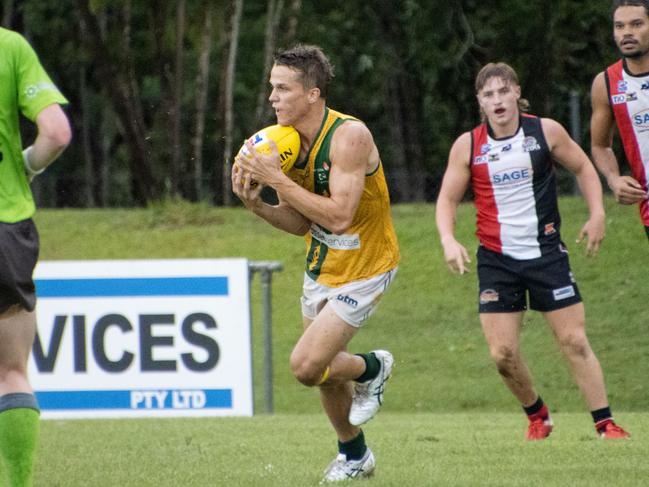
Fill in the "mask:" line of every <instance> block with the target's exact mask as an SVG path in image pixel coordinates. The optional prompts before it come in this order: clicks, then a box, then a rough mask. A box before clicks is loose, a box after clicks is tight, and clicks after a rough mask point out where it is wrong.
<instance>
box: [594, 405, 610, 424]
mask: <svg viewBox="0 0 649 487" xmlns="http://www.w3.org/2000/svg"><path fill="white" fill-rule="evenodd" d="M590 414H591V416H592V417H593V422H594V423H595V424H597V423H599V422H600V421H604V420H605V419H612V417H613V415H612V414H611V408H610V407H609V406H606V407H605V408H601V409H595V410H594V411H591V412H590Z"/></svg>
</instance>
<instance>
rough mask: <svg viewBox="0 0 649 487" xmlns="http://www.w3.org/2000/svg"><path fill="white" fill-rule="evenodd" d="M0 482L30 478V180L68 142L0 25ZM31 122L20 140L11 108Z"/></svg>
mask: <svg viewBox="0 0 649 487" xmlns="http://www.w3.org/2000/svg"><path fill="white" fill-rule="evenodd" d="M0 52H1V53H2V56H0V87H1V89H0V456H1V457H2V459H3V463H4V466H5V471H4V472H1V473H0V476H1V475H6V478H4V479H2V478H0V484H2V485H10V486H12V487H14V486H20V487H23V486H29V485H32V476H33V464H34V455H35V452H36V440H37V438H38V429H39V423H38V421H39V409H38V404H37V402H36V397H35V396H34V392H33V390H32V388H31V385H30V383H29V380H28V378H27V359H28V357H29V352H30V350H31V347H32V343H33V341H34V336H35V333H36V314H35V312H34V307H35V304H36V295H35V289H34V282H33V280H32V273H33V270H34V267H35V265H36V261H37V259H38V233H37V231H36V227H35V226H34V222H33V221H32V215H33V214H34V211H35V205H34V199H33V198H32V192H31V188H30V185H29V183H30V181H31V180H32V179H33V178H34V177H35V176H36V175H38V174H40V173H42V172H43V171H44V170H45V168H46V167H47V166H48V165H49V164H51V163H52V162H53V161H54V160H55V159H56V158H57V157H58V156H59V155H60V154H61V152H63V150H64V149H65V147H66V146H67V145H68V143H69V142H70V138H71V130H70V124H69V122H68V119H67V117H66V115H65V113H64V112H63V110H62V109H61V105H62V104H66V103H67V100H66V99H65V97H64V96H63V95H62V94H61V93H60V92H59V90H58V89H57V88H56V86H55V85H54V84H53V83H52V81H51V79H50V78H49V76H48V75H47V73H46V72H45V70H44V69H43V67H42V66H41V64H40V62H39V60H38V56H37V55H36V53H35V52H34V50H33V49H32V47H31V46H30V45H29V43H28V42H27V41H26V40H25V39H24V38H23V37H22V36H21V35H20V34H18V33H16V32H13V31H10V30H7V29H2V28H0ZM20 114H22V115H24V116H25V117H26V118H27V119H29V120H31V121H32V122H34V123H35V124H36V127H37V129H38V133H37V136H36V139H35V140H34V142H33V144H31V145H29V146H28V147H26V148H25V147H23V144H22V141H21V137H20V130H19V116H20Z"/></svg>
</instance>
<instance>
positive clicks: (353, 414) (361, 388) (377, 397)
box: [349, 350, 394, 426]
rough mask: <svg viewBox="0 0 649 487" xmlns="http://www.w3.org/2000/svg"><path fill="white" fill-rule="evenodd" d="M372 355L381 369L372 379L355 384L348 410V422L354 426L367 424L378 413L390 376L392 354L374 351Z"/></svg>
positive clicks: (384, 351)
mask: <svg viewBox="0 0 649 487" xmlns="http://www.w3.org/2000/svg"><path fill="white" fill-rule="evenodd" d="M372 353H373V354H374V355H375V356H376V358H377V359H378V361H379V362H380V364H381V368H380V369H379V374H378V375H377V376H376V377H375V378H374V379H371V380H368V381H367V382H363V383H356V384H355V390H354V396H353V398H352V407H351V408H350V410H349V422H350V423H351V424H353V425H354V426H360V425H361V424H364V423H367V422H368V421H369V420H370V419H372V418H373V417H374V415H375V414H376V413H377V412H378V410H379V408H380V407H381V405H382V404H383V393H384V391H385V383H386V382H387V380H388V379H389V378H390V375H391V374H392V364H394V357H392V354H391V353H390V352H388V351H386V350H374V351H373V352H372Z"/></svg>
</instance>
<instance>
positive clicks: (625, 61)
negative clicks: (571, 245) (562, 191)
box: [590, 0, 649, 237]
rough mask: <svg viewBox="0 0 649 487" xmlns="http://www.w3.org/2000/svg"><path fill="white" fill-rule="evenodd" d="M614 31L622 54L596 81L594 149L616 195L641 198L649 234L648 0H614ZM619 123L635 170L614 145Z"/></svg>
mask: <svg viewBox="0 0 649 487" xmlns="http://www.w3.org/2000/svg"><path fill="white" fill-rule="evenodd" d="M613 36H614V38H615V43H616V44H617V46H618V48H619V49H620V53H621V54H622V59H620V60H619V61H617V62H616V63H615V64H612V65H611V66H609V67H608V68H607V69H606V70H605V71H602V72H601V73H599V74H598V75H597V76H596V77H595V80H594V81H593V86H592V90H591V103H592V116H591V120H590V131H591V151H592V154H593V161H594V162H595V165H596V166H597V168H598V169H599V170H600V172H601V173H602V174H603V175H604V177H606V181H607V182H608V186H609V187H610V188H611V190H612V191H613V194H614V195H615V199H616V200H617V201H618V202H619V203H621V204H625V205H631V204H634V203H639V206H640V218H641V219H642V223H643V224H644V226H645V230H646V232H647V237H649V192H648V187H647V184H648V181H649V0H615V1H614V2H613ZM615 125H617V128H618V133H619V135H620V139H621V141H622V145H623V146H624V152H625V154H626V159H627V161H628V163H629V166H630V168H631V174H632V176H626V175H620V167H619V165H618V162H617V158H616V157H615V153H614V152H613V149H612V145H613V128H614V126H615Z"/></svg>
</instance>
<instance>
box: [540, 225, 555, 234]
mask: <svg viewBox="0 0 649 487" xmlns="http://www.w3.org/2000/svg"><path fill="white" fill-rule="evenodd" d="M543 233H544V234H545V235H552V234H553V233H557V229H556V228H554V222H552V223H546V224H545V229H544V231H543Z"/></svg>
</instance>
